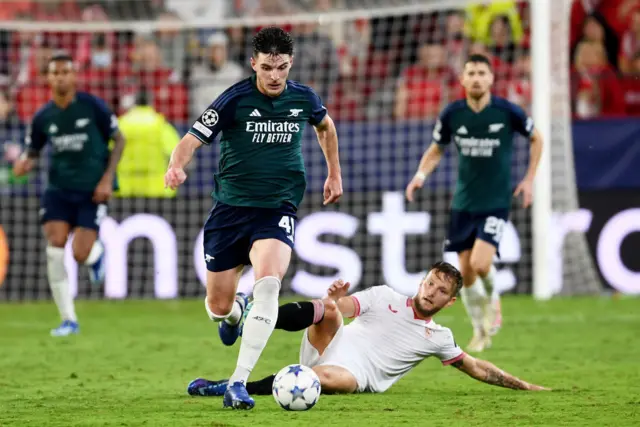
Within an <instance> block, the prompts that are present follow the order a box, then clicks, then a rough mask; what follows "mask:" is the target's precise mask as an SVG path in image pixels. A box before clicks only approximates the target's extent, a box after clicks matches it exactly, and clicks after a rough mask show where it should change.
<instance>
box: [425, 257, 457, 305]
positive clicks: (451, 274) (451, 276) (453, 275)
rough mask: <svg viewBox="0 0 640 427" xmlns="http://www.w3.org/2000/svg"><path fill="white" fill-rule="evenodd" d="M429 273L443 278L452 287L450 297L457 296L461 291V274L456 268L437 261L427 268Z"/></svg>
mask: <svg viewBox="0 0 640 427" xmlns="http://www.w3.org/2000/svg"><path fill="white" fill-rule="evenodd" d="M431 271H433V272H435V273H436V274H437V275H438V276H440V277H442V276H444V278H445V279H446V280H447V281H448V282H449V283H451V285H453V289H452V290H453V292H451V296H452V297H454V296H456V295H458V292H460V289H462V274H461V273H460V271H459V270H458V269H457V268H455V267H454V266H453V265H451V264H449V263H448V262H444V261H438V262H436V263H434V264H433V265H432V266H431V268H429V272H431ZM441 275H442V276H441Z"/></svg>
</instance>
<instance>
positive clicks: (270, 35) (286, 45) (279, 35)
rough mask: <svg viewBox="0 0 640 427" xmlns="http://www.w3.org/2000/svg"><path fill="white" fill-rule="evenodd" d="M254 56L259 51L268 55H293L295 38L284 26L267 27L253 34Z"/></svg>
mask: <svg viewBox="0 0 640 427" xmlns="http://www.w3.org/2000/svg"><path fill="white" fill-rule="evenodd" d="M251 44H252V45H253V56H254V57H257V56H258V54H259V53H265V54H267V55H293V38H292V37H291V34H289V33H287V32H286V31H285V30H283V29H282V28H278V27H266V28H263V29H261V30H260V31H258V33H257V34H256V35H255V36H253V41H252V43H251Z"/></svg>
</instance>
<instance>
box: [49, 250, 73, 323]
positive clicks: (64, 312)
mask: <svg viewBox="0 0 640 427" xmlns="http://www.w3.org/2000/svg"><path fill="white" fill-rule="evenodd" d="M47 276H48V278H49V287H50V288H51V295H52V296H53V300H54V301H55V303H56V306H57V307H58V311H59V312H60V317H61V318H62V320H71V321H73V322H77V321H78V318H77V317H76V310H75V307H74V303H73V296H72V295H71V289H69V280H68V279H67V271H66V269H65V267H64V248H56V247H53V246H47Z"/></svg>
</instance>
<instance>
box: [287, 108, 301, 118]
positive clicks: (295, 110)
mask: <svg viewBox="0 0 640 427" xmlns="http://www.w3.org/2000/svg"><path fill="white" fill-rule="evenodd" d="M289 111H291V114H289V117H298V114H300V113H302V112H303V111H304V110H302V109H299V108H292V109H290V110H289Z"/></svg>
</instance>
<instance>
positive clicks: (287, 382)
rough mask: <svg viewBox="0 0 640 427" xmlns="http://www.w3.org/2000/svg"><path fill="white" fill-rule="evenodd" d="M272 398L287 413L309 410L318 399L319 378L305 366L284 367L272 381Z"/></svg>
mask: <svg viewBox="0 0 640 427" xmlns="http://www.w3.org/2000/svg"><path fill="white" fill-rule="evenodd" d="M273 398H274V399H275V400H276V402H278V405H280V406H281V407H282V408H283V409H286V410H287V411H306V410H308V409H311V408H313V406H314V405H315V404H316V403H317V402H318V399H319V398H320V378H318V376H317V375H316V373H315V372H313V370H312V369H311V368H308V367H306V366H303V365H289V366H285V367H284V368H282V369H281V370H280V372H278V373H277V374H276V378H275V379H274V380H273Z"/></svg>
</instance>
